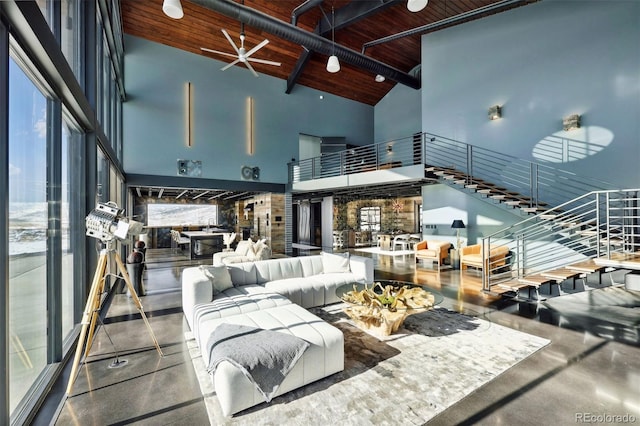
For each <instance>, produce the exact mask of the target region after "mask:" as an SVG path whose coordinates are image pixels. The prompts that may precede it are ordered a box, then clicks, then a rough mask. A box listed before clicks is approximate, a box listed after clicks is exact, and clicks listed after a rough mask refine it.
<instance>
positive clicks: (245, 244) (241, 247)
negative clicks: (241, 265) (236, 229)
mask: <svg viewBox="0 0 640 426" xmlns="http://www.w3.org/2000/svg"><path fill="white" fill-rule="evenodd" d="M252 247H253V241H251V240H242V241H239V242H238V245H237V246H236V253H237V254H239V255H240V256H246V255H247V253H248V252H249V250H251V248H252Z"/></svg>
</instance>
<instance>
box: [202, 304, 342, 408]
mask: <svg viewBox="0 0 640 426" xmlns="http://www.w3.org/2000/svg"><path fill="white" fill-rule="evenodd" d="M222 323H227V324H239V325H245V326H250V327H256V328H262V329H266V330H274V331H278V332H282V333H289V334H291V335H293V336H296V337H299V338H301V339H304V340H305V341H307V342H309V344H310V345H309V347H308V348H307V350H306V351H305V352H304V354H303V355H302V357H301V358H300V359H299V360H298V362H297V363H296V364H295V367H293V369H292V370H291V371H290V372H289V373H288V374H287V376H286V378H285V379H284V381H283V382H282V384H281V385H280V387H279V388H278V391H277V392H276V394H275V396H278V395H282V394H284V393H286V392H289V391H291V390H293V389H296V388H299V387H301V386H304V385H306V384H309V383H312V382H315V381H316V380H320V379H322V378H324V377H327V376H329V375H331V374H334V373H337V372H339V371H342V370H343V369H344V337H343V335H342V332H341V331H340V330H339V329H337V328H336V327H334V326H332V325H331V324H329V323H326V322H324V321H323V320H321V319H320V318H318V317H317V316H315V315H313V314H312V313H310V312H309V311H307V310H306V309H304V308H302V307H300V306H298V305H296V304H293V303H288V304H285V305H281V306H276V307H273V308H269V309H264V310H259V311H253V312H246V313H244V314H243V315H232V316H225V317H218V318H216V317H215V315H202V316H201V317H200V318H199V321H198V324H199V326H198V327H196V328H195V329H194V332H195V331H196V330H199V334H198V337H196V341H197V343H198V346H199V347H200V348H206V343H207V339H208V336H209V335H210V334H211V333H212V332H213V331H214V330H215V328H216V327H217V326H218V325H220V324H222ZM194 334H195V333H194ZM202 359H203V361H204V364H205V365H208V364H209V354H208V353H207V352H206V350H202ZM213 384H214V387H215V390H216V396H217V397H218V401H219V402H220V407H221V409H222V413H223V414H224V415H225V416H229V415H231V414H234V413H237V412H239V411H242V410H244V409H247V408H249V407H252V406H254V405H257V404H260V403H262V402H264V396H263V395H262V394H261V393H260V392H259V391H258V390H257V389H256V387H255V386H254V384H253V383H252V382H251V381H250V380H249V379H248V378H247V377H246V376H245V375H244V374H243V373H242V371H241V370H240V369H238V368H237V367H235V366H234V365H233V364H231V363H229V362H226V361H223V362H221V363H220V364H219V365H218V367H217V368H216V370H215V373H214V374H213Z"/></svg>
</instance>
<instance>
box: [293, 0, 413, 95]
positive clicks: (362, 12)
mask: <svg viewBox="0 0 640 426" xmlns="http://www.w3.org/2000/svg"><path fill="white" fill-rule="evenodd" d="M401 1H402V0H382V1H379V2H377V1H354V2H351V3H349V4H347V5H346V6H343V7H341V8H340V9H337V10H335V11H334V12H335V13H334V14H332V19H331V21H333V22H331V21H330V20H329V18H328V17H327V15H326V14H325V13H324V11H323V13H322V14H323V17H322V18H320V20H319V22H318V24H317V25H316V28H315V30H314V33H315V34H319V35H321V36H322V37H325V36H326V35H327V34H330V33H331V29H332V28H331V27H332V24H333V26H334V29H335V30H339V29H342V28H347V27H348V26H349V25H352V24H355V23H356V22H358V21H361V20H363V19H366V18H368V17H370V16H372V15H375V14H376V13H379V12H382V11H383V10H386V9H387V8H388V7H389V6H393V5H394V4H396V3H399V2H401ZM316 3H317V2H316ZM313 6H315V4H313ZM333 18H335V20H334V19H333ZM292 23H294V25H295V21H294V20H292ZM302 47H303V48H304V50H303V52H302V54H301V55H300V57H298V61H297V62H296V65H295V67H294V68H293V70H292V71H291V74H289V77H287V89H286V90H285V93H286V94H287V95H288V94H290V93H291V91H292V90H293V88H294V86H295V85H296V84H297V82H298V79H299V78H300V76H301V75H302V73H303V71H304V68H305V67H306V65H307V63H308V62H309V60H310V59H311V56H312V55H311V51H310V50H309V49H308V48H306V47H305V46H302Z"/></svg>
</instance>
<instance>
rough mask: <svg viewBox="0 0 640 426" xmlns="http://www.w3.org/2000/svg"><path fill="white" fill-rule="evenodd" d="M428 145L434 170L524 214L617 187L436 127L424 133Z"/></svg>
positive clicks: (428, 165) (428, 167) (426, 154)
mask: <svg viewBox="0 0 640 426" xmlns="http://www.w3.org/2000/svg"><path fill="white" fill-rule="evenodd" d="M422 151H423V152H422V153H423V163H424V164H425V173H426V174H427V175H428V176H431V177H433V178H436V179H439V181H441V182H442V183H445V184H447V185H450V186H452V187H455V188H457V189H460V190H463V191H465V192H467V193H469V194H471V195H474V196H476V197H478V198H483V199H485V200H486V201H488V202H491V203H493V204H498V205H501V206H502V207H504V208H506V209H511V210H513V209H515V210H516V212H518V213H522V214H523V215H524V216H528V215H531V214H538V213H541V212H544V211H545V210H547V209H548V208H549V207H550V206H557V205H560V204H562V203H565V202H567V201H569V200H572V199H574V198H576V197H579V196H581V195H583V194H585V193H587V192H590V191H597V190H609V189H616V188H617V187H616V186H615V185H613V184H611V183H609V182H605V181H601V180H598V179H593V178H590V177H585V176H578V175H576V174H575V173H572V172H568V171H565V170H561V169H557V168H553V167H550V166H548V165H545V164H540V163H535V162H531V161H527V160H522V159H519V158H516V157H513V156H510V155H506V154H504V153H501V152H497V151H492V150H488V149H485V148H480V147H477V146H473V145H469V144H466V143H463V142H460V141H456V140H453V139H449V138H445V137H443V136H438V135H435V134H431V133H425V134H424V135H423V149H422Z"/></svg>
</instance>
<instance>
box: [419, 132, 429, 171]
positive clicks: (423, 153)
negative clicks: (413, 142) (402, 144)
mask: <svg viewBox="0 0 640 426" xmlns="http://www.w3.org/2000/svg"><path fill="white" fill-rule="evenodd" d="M420 139H421V141H420V159H421V160H422V165H425V164H427V135H426V134H425V133H422V135H420Z"/></svg>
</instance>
